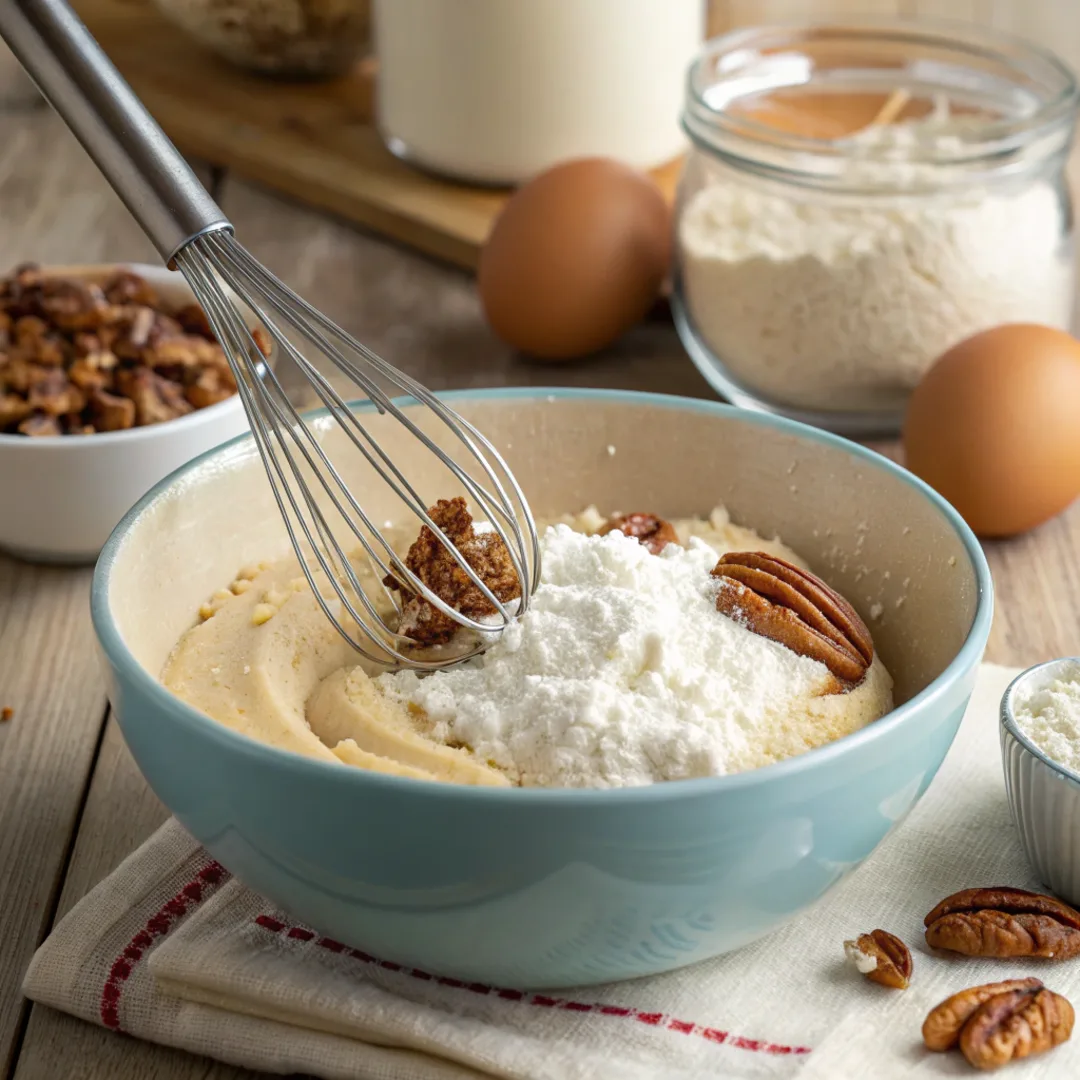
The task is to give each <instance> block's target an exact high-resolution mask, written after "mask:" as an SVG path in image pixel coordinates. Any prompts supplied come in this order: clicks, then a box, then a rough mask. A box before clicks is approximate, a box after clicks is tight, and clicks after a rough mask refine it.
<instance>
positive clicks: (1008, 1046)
mask: <svg viewBox="0 0 1080 1080" xmlns="http://www.w3.org/2000/svg"><path fill="white" fill-rule="evenodd" d="M1074 1020H1075V1016H1074V1013H1073V1007H1072V1005H1071V1004H1070V1003H1069V1001H1068V1000H1067V999H1066V998H1063V997H1062V996H1061V995H1060V994H1055V993H1054V992H1053V991H1052V990H1047V989H1046V987H1045V986H1043V984H1042V983H1041V982H1040V981H1039V980H1038V979H1007V980H1005V981H1004V982H997V983H987V984H986V985H985V986H973V987H971V988H970V989H968V990H962V991H961V992H960V993H959V994H953V995H952V997H950V998H946V999H945V1000H944V1001H943V1002H941V1004H940V1005H937V1006H935V1007H934V1008H933V1009H931V1010H930V1013H929V1014H928V1015H927V1017H926V1020H925V1021H923V1028H922V1035H923V1042H924V1043H926V1046H927V1048H928V1049H930V1050H936V1051H945V1050H951V1049H952V1048H953V1047H956V1046H959V1048H960V1051H961V1052H962V1053H963V1055H964V1057H966V1058H967V1060H968V1062H969V1063H970V1064H972V1065H974V1066H975V1068H977V1069H983V1070H990V1069H997V1068H1000V1067H1001V1066H1002V1065H1007V1064H1008V1063H1009V1062H1010V1061H1019V1060H1020V1059H1021V1058H1026V1057H1030V1056H1031V1055H1032V1054H1041V1053H1044V1052H1045V1051H1047V1050H1052V1049H1053V1048H1054V1047H1055V1046H1059V1045H1060V1044H1061V1043H1063V1042H1065V1041H1066V1040H1067V1039H1068V1038H1069V1037H1070V1036H1071V1035H1072V1029H1073V1023H1074Z"/></svg>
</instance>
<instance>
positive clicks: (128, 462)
mask: <svg viewBox="0 0 1080 1080" xmlns="http://www.w3.org/2000/svg"><path fill="white" fill-rule="evenodd" d="M48 269H49V270H54V268H52V267H49V268H48ZM120 269H126V270H131V271H133V272H134V273H136V274H138V275H139V276H140V277H143V278H145V279H146V280H147V281H148V282H149V283H150V284H151V285H152V286H153V287H154V289H155V290H157V292H158V295H159V296H161V298H162V299H163V300H165V301H166V302H168V303H171V304H178V305H180V304H186V303H191V302H192V300H193V299H194V297H193V296H192V293H191V290H190V289H189V288H188V286H187V284H186V283H185V282H184V279H183V278H182V277H181V276H180V274H178V273H174V272H171V271H169V270H166V269H165V268H164V267H163V266H143V265H128V264H106V265H100V266H80V267H63V268H55V272H56V273H58V274H61V273H62V274H65V275H69V276H78V277H82V278H84V279H88V280H92V281H101V280H104V279H105V278H106V277H108V275H109V274H111V273H113V272H115V271H117V270H120ZM247 430H248V423H247V417H246V415H245V413H244V407H243V405H242V403H241V401H240V398H239V397H238V396H237V395H236V394H234V395H233V396H232V397H231V398H227V399H226V400H225V401H220V402H218V403H217V404H216V405H211V406H210V407H209V408H206V409H198V410H197V411H195V412H193V413H188V414H187V415H186V416H181V417H179V418H178V419H176V420H169V421H166V422H165V423H162V424H151V425H149V426H147V427H137V428H131V429H130V430H127V431H112V432H102V433H100V434H97V435H55V436H45V437H42V438H27V437H26V436H25V435H3V434H0V551H3V552H7V553H8V554H11V555H15V556H17V557H19V558H23V559H30V560H32V561H34V562H53V563H69V564H71V563H74V564H78V563H92V562H93V561H94V560H95V559H96V558H97V556H98V552H99V551H100V550H101V548H102V546H103V545H104V543H105V541H106V540H108V538H109V534H110V533H111V532H112V531H113V529H114V528H115V527H116V525H117V524H118V522H119V521H120V519H121V518H122V517H123V516H124V514H126V513H127V511H128V509H129V508H130V507H131V506H132V505H134V504H135V503H136V502H138V500H139V499H140V498H142V496H143V495H145V494H146V492H147V491H149V490H150V489H151V488H152V487H153V486H154V485H155V484H156V483H157V482H158V481H159V480H163V479H164V478H165V477H166V476H168V475H169V474H170V473H171V472H173V471H175V470H176V469H178V468H180V466H181V465H184V464H186V463H187V462H188V461H190V460H191V459H192V458H194V457H198V456H199V455H200V454H202V453H204V452H205V451H207V450H212V449H213V448H214V447H215V446H218V445H219V444H221V443H223V442H227V441H228V440H229V439H231V438H233V437H234V436H235V435H240V434H242V433H243V432H245V431H247Z"/></svg>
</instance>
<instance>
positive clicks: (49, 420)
mask: <svg viewBox="0 0 1080 1080" xmlns="http://www.w3.org/2000/svg"><path fill="white" fill-rule="evenodd" d="M18 431H19V434H20V435H32V436H40V435H63V431H62V429H61V427H60V421H59V420H57V419H56V417H55V416H48V415H47V414H46V413H33V414H31V415H30V416H28V417H27V418H26V419H25V420H24V421H23V422H22V423H21V424H20V425H19V427H18Z"/></svg>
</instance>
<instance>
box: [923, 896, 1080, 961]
mask: <svg viewBox="0 0 1080 1080" xmlns="http://www.w3.org/2000/svg"><path fill="white" fill-rule="evenodd" d="M923 921H924V923H925V925H926V943H927V945H929V946H931V947H932V948H935V949H948V950H950V951H951V952H958V953H963V955H964V956H1001V957H1007V956H1038V957H1043V958H1045V959H1056V960H1068V959H1071V958H1072V957H1074V956H1080V912H1078V911H1076V910H1075V909H1073V908H1071V907H1069V905H1068V904H1063V903H1062V902H1061V901H1060V900H1055V899H1054V898H1053V897H1052V896H1043V895H1042V894H1040V893H1033V892H1028V891H1027V890H1025V889H1010V888H1007V887H1002V886H998V887H995V888H989V889H964V890H963V891H961V892H958V893H953V895H952V896H947V897H946V898H945V899H944V900H942V901H941V903H940V904H938V906H937V907H936V908H934V910H933V911H931V912H930V914H929V915H927V916H926V918H925V919H924V920H923Z"/></svg>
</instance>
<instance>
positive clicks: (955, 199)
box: [673, 20, 1078, 435]
mask: <svg viewBox="0 0 1080 1080" xmlns="http://www.w3.org/2000/svg"><path fill="white" fill-rule="evenodd" d="M1077 101H1078V90H1077V84H1076V81H1075V79H1074V78H1073V76H1072V74H1071V73H1070V71H1069V69H1068V68H1067V67H1066V66H1065V64H1064V63H1062V62H1061V61H1060V60H1058V59H1057V58H1056V57H1055V56H1053V55H1052V54H1050V53H1048V52H1046V51H1044V50H1042V49H1039V48H1037V47H1035V46H1033V45H1030V44H1028V43H1026V42H1023V41H1021V40H1019V39H1016V38H1013V37H1010V36H1008V35H1005V34H1001V33H997V32H993V31H987V30H982V29H979V28H975V27H971V28H970V29H969V28H966V27H958V26H957V25H955V24H948V25H945V24H943V25H941V26H938V25H935V24H934V23H933V22H905V21H896V20H889V21H885V20H882V21H875V22H858V23H851V24H843V25H840V24H833V25H826V24H804V25H791V26H784V27H769V28H763V29H752V30H745V31H737V32H735V33H732V34H728V35H726V36H724V37H721V38H718V39H716V40H715V41H713V42H711V43H709V44H708V45H707V46H706V48H705V50H704V52H703V54H702V55H701V56H700V57H699V59H698V60H697V62H696V63H695V64H694V66H693V68H692V69H691V71H690V75H689V78H688V84H687V101H686V105H685V110H684V113H683V125H684V127H685V129H686V131H687V133H688V134H689V135H690V138H691V139H692V141H693V148H692V150H691V152H690V154H689V156H688V158H687V161H686V164H685V166H684V169H683V173H682V176H681V179H680V186H679V194H678V198H677V204H676V211H675V213H676V218H675V233H676V238H675V246H676V275H675V278H676V279H675V288H674V297H673V306H674V311H675V319H676V325H677V327H678V330H679V335H680V337H681V339H682V341H683V343H684V345H685V347H686V349H687V351H688V352H689V353H690V356H691V357H692V359H693V360H694V362H695V363H696V364H697V366H698V368H699V369H700V370H701V372H702V373H703V374H704V375H705V377H706V378H707V379H708V380H709V382H710V383H711V384H712V385H713V387H714V388H715V389H716V390H717V391H719V392H720V393H721V394H722V395H723V396H725V397H727V398H728V399H729V400H731V401H733V402H734V403H736V404H738V405H742V406H746V407H750V408H755V409H759V410H764V411H768V412H774V413H780V414H783V415H785V416H788V417H792V418H794V419H798V420H803V421H806V422H809V423H812V424H816V425H818V426H820V427H825V428H829V429H831V430H833V431H837V432H841V433H844V434H860V435H871V434H895V433H896V432H897V431H898V430H899V428H900V424H901V421H902V416H903V410H904V406H905V404H906V401H907V398H908V396H909V395H910V393H911V391H912V390H913V388H914V387H915V386H916V384H917V383H918V382H919V380H920V379H921V377H922V375H923V373H924V372H925V371H926V370H927V368H928V367H929V366H930V365H931V364H932V363H933V362H934V360H935V359H936V358H937V357H938V356H939V355H940V354H941V353H942V352H944V351H945V350H946V349H948V348H949V347H950V346H952V345H954V344H956V343H957V342H958V341H961V340H963V339H964V338H966V337H968V336H970V335H971V334H973V333H975V332H977V331H980V330H984V329H987V328H989V327H992V326H995V325H998V324H1001V323H1005V322H1035V323H1043V324H1046V325H1049V326H1055V327H1059V328H1062V329H1070V328H1071V325H1072V313H1073V301H1074V281H1073V276H1074V253H1073V220H1072V207H1071V203H1070V197H1069V192H1068V187H1067V184H1066V179H1065V161H1066V157H1067V154H1068V150H1069V146H1070V144H1071V140H1072V133H1073V127H1074V124H1075V121H1076V113H1077Z"/></svg>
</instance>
